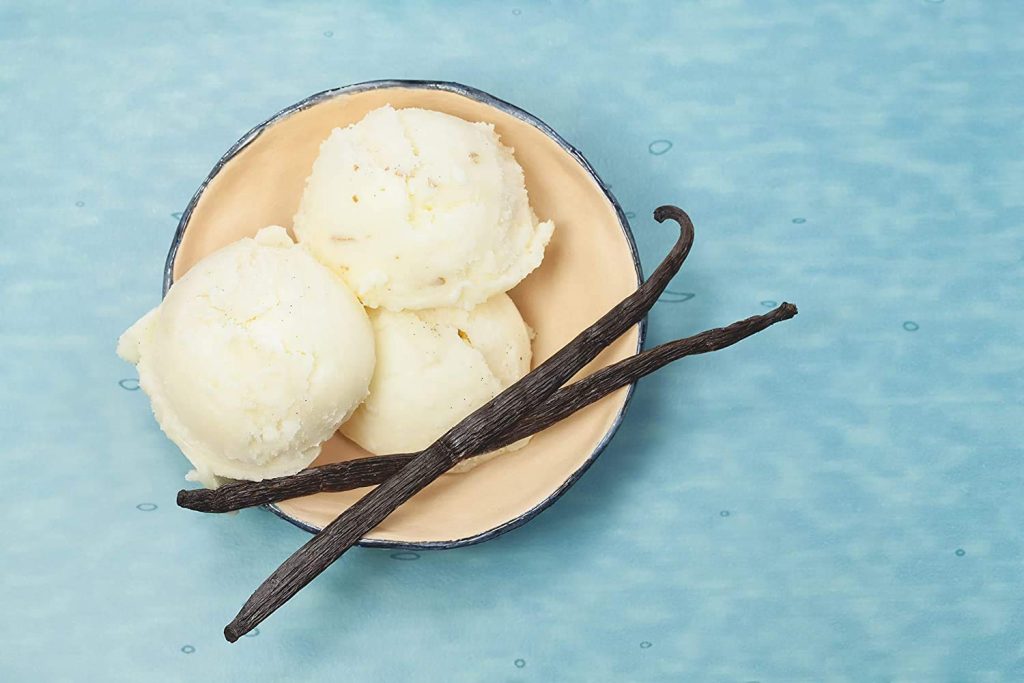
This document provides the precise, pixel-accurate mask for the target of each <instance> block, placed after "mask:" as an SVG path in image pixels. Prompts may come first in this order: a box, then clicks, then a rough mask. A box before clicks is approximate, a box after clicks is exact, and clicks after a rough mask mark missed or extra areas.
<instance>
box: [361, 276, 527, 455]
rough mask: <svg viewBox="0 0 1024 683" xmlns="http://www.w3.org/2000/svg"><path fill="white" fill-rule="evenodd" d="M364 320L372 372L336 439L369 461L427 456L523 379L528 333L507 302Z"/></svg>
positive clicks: (503, 298) (499, 298)
mask: <svg viewBox="0 0 1024 683" xmlns="http://www.w3.org/2000/svg"><path fill="white" fill-rule="evenodd" d="M370 320H371V321H372V322H373V329H374V334H375V336H376V342H377V369H376V371H375V372H374V375H373V381H372V382H371V383H370V395H369V397H368V398H367V399H366V401H365V402H364V403H363V405H362V406H360V407H359V409H358V410H356V412H355V413H354V414H353V415H352V418H351V419H350V420H349V421H348V422H346V423H345V424H343V425H342V427H341V432H342V434H344V435H345V436H347V437H349V438H350V439H352V440H353V441H355V442H356V443H357V444H359V445H360V446H362V447H363V448H365V449H366V450H368V451H370V452H371V453H377V454H387V453H410V452H415V451H419V450H422V449H424V448H426V447H427V446H429V445H430V444H432V443H433V442H434V441H435V440H437V438H438V437H439V436H441V435H442V434H444V433H445V432H446V431H448V429H450V428H451V427H453V426H455V424H456V423H458V422H459V420H461V419H462V418H464V417H466V416H467V415H469V414H470V413H471V412H473V411H474V410H476V409H477V408H479V407H480V406H482V405H483V404H484V403H486V402H487V401H489V400H490V399H492V398H494V397H495V396H496V395H497V394H498V393H499V392H501V391H502V390H503V389H505V388H506V387H508V386H509V385H511V384H512V383H514V382H515V381H516V380H518V379H520V378H521V377H522V376H523V375H525V374H526V373H527V372H529V371H530V361H531V356H532V352H531V350H530V332H529V329H528V328H527V326H526V323H525V322H523V318H522V316H520V315H519V310H518V309H517V308H516V306H515V304H514V303H512V300H511V299H510V298H509V297H508V296H507V295H506V294H497V295H495V296H493V297H491V298H490V299H488V300H487V301H486V302H484V303H482V304H480V305H479V306H477V307H475V308H473V309H470V310H464V309H459V308H441V309H429V310H423V311H401V312H394V311H387V310H377V311H373V312H371V313H370ZM524 443H525V440H524V441H523V442H521V443H520V444H518V445H523V444H524ZM479 461H480V459H479V458H474V459H471V460H467V461H465V463H461V466H462V468H463V469H464V468H465V467H466V466H467V465H470V464H475V463H478V462H479Z"/></svg>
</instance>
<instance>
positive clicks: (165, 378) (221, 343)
mask: <svg viewBox="0 0 1024 683" xmlns="http://www.w3.org/2000/svg"><path fill="white" fill-rule="evenodd" d="M117 350H118V354H119V355H120V356H121V357H122V358H124V359H125V360H126V361H128V362H130V363H134V364H135V365H136V367H137V369H138V373H139V384H140V386H141V387H142V389H143V391H145V392H146V394H147V395H148V396H149V399H150V402H151V404H152V408H153V413H154V415H155V416H156V419H157V422H159V424H160V427H161V428H162V429H163V431H164V432H165V433H166V434H167V436H168V437H169V438H170V439H171V440H172V441H173V442H174V443H175V444H177V446H178V447H179V448H180V449H181V451H182V452H183V453H184V454H185V456H186V457H187V458H188V459H189V460H190V461H191V462H192V464H193V465H194V467H195V472H194V474H193V478H196V479H198V480H199V481H202V482H203V483H204V484H206V485H214V484H215V483H216V478H217V477H224V478H231V479H251V480H259V479H264V478H267V477H276V476H282V475H287V474H294V473H295V472H297V471H299V470H300V469H302V468H304V467H306V466H307V465H309V464H310V463H311V462H312V461H313V460H314V459H315V458H316V456H317V454H318V453H319V452H320V444H321V443H322V442H323V441H325V440H326V439H328V438H329V437H330V436H331V434H333V433H334V432H335V430H337V428H338V426H339V425H340V424H341V423H342V422H343V421H344V420H345V419H346V418H347V417H348V416H349V415H351V414H352V412H353V411H354V410H355V408H356V407H357V406H358V405H359V403H360V402H361V401H362V400H363V399H364V398H365V397H366V394H367V390H368V387H369V384H370V379H371V377H372V376H373V370H374V342H373V330H372V328H371V326H370V322H369V319H368V318H367V316H366V312H365V311H364V309H363V307H362V306H361V305H360V303H359V301H358V300H357V299H356V297H355V295H354V294H353V293H352V292H351V290H349V288H348V287H347V286H346V285H345V283H344V282H342V281H341V280H340V279H339V278H338V277H336V276H335V275H334V274H333V273H332V272H331V271H330V270H328V269H327V268H325V267H324V266H322V265H321V264H320V263H318V262H317V261H316V259H314V258H313V257H312V256H311V255H310V254H309V253H308V252H307V251H306V250H305V249H303V248H301V247H299V246H297V245H295V244H294V243H293V242H292V241H291V239H290V238H289V237H288V234H287V232H286V231H285V229H284V228H281V227H277V226H271V227H267V228H264V229H263V230H261V231H260V232H259V233H258V234H257V235H256V237H255V238H246V239H242V240H240V241H238V242H235V243H233V244H230V245H228V246H226V247H224V248H222V249H220V250H218V251H216V252H214V253H212V254H210V255H209V256H207V257H206V258H204V259H203V260H202V261H200V262H199V263H197V264H196V265H195V266H193V267H192V268H191V269H190V270H189V271H188V272H187V273H186V274H185V275H184V276H183V277H182V278H181V279H180V280H178V281H177V282H176V283H175V284H174V286H173V287H171V289H170V291H169V292H168V293H167V297H166V298H165V299H164V300H163V302H162V303H161V304H160V305H159V306H157V307H156V308H155V309H153V310H152V311H150V312H149V313H147V314H146V315H145V316H144V317H143V318H142V319H140V320H139V321H138V322H137V323H135V325H133V326H132V327H131V328H130V329H129V330H128V331H127V332H125V333H124V335H122V337H121V339H120V341H119V342H118V349H117Z"/></svg>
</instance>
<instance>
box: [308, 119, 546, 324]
mask: <svg viewBox="0 0 1024 683" xmlns="http://www.w3.org/2000/svg"><path fill="white" fill-rule="evenodd" d="M294 229H295V235H296V237H297V238H298V240H299V241H300V242H301V243H302V244H304V245H306V246H307V247H308V248H309V249H310V251H311V252H312V253H313V254H314V256H316V257H317V258H318V259H320V261H321V262H323V263H325V264H327V265H328V266H330V267H331V268H332V269H334V270H335V271H336V272H337V273H338V274H339V275H341V277H343V278H344V279H345V281H346V282H347V283H348V284H349V286H350V287H351V288H352V289H353V291H354V292H355V293H356V295H357V296H358V297H359V298H360V299H361V300H362V301H363V303H364V304H366V305H367V306H369V307H372V308H377V307H383V308H387V309H390V310H403V309H424V308H435V307H442V306H460V307H464V308H469V307H472V306H474V305H476V304H479V303H482V302H484V301H486V300H487V299H489V298H490V297H492V296H494V295H495V294H498V293H501V292H506V291H508V290H509V289H511V288H512V287H514V286H515V285H516V284H518V283H519V282H520V281H521V280H522V279H523V278H525V277H526V276H527V275H528V274H529V273H530V272H531V271H532V270H534V269H535V268H536V267H537V266H538V265H540V262H541V259H542V258H543V256H544V248H545V246H546V245H547V243H548V241H549V240H550V239H551V234H552V231H553V229H554V226H553V224H552V223H551V222H550V221H544V222H540V221H539V220H538V219H537V216H536V215H535V214H534V212H533V210H532V209H531V208H530V202H529V198H528V196H527V192H526V186H525V184H524V180H523V170H522V168H521V167H520V166H519V164H518V162H516V160H515V157H514V156H513V154H512V150H511V149H509V148H508V147H506V146H504V145H502V144H501V141H500V140H499V139H498V136H497V134H496V133H495V132H494V127H493V126H492V125H491V124H486V123H470V122H468V121H464V120H463V119H460V118H458V117H455V116H451V115H449V114H444V113H441V112H437V111H430V110H426V109H415V108H410V109H393V108H391V107H390V106H385V107H381V108H379V109H375V110H373V111H371V112H370V113H368V114H367V115H366V116H365V117H364V118H363V119H362V120H360V121H359V122H357V123H355V124H352V125H350V126H348V127H346V128H336V129H334V131H333V132H332V133H331V134H330V136H329V137H328V138H327V139H326V140H325V141H324V143H323V144H322V145H321V147H320V154H319V156H318V157H317V159H316V161H315V162H314V164H313V170H312V173H311V175H310V176H309V178H308V179H307V181H306V187H305V190H304V192H303V195H302V200H301V203H300V205H299V209H298V212H297V213H296V214H295V218H294Z"/></svg>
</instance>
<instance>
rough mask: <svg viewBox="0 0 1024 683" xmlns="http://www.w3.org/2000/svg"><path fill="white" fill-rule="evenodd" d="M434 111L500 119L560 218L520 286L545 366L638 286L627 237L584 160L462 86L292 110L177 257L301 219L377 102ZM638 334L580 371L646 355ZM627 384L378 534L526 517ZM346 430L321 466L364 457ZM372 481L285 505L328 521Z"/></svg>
mask: <svg viewBox="0 0 1024 683" xmlns="http://www.w3.org/2000/svg"><path fill="white" fill-rule="evenodd" d="M385 104H390V105H392V106H393V107H424V108H428V109H434V110H437V111H443V112H447V113H449V114H452V115H455V116H459V117H461V118H463V119H466V120H467V121H487V122H490V123H493V124H494V126H495V129H496V130H497V132H498V134H499V135H500V136H501V139H502V141H503V142H504V143H505V144H506V145H509V146H511V147H513V148H514V149H515V155H516V158H517V159H518V161H519V163H520V164H522V166H523V169H524V172H525V175H526V184H527V189H528V191H529V195H530V200H531V204H532V205H533V207H534V209H535V210H536V212H537V215H538V216H540V218H541V219H551V220H553V221H554V222H555V233H554V238H553V239H552V242H551V244H550V246H549V247H548V250H547V254H546V256H545V259H544V262H543V264H542V265H541V267H540V268H539V269H538V270H537V271H535V272H534V273H533V274H531V275H530V276H529V277H528V278H527V279H526V280H525V281H523V282H522V283H521V284H520V285H519V286H518V287H516V288H515V289H514V290H513V291H512V292H511V296H512V298H513V299H514V300H515V302H516V304H517V305H518V306H519V310H520V311H521V312H522V314H523V317H524V318H525V319H526V321H527V322H528V323H529V324H530V325H531V326H532V327H533V329H534V330H536V333H537V336H536V339H535V341H534V346H533V351H534V364H535V365H536V364H537V363H539V362H540V361H542V360H544V359H546V358H548V357H549V356H550V355H551V354H552V353H554V352H555V351H557V350H558V349H559V348H560V347H561V346H563V345H564V344H565V343H566V342H568V341H569V340H570V339H572V338H573V337H574V336H575V335H576V334H577V333H578V332H579V331H580V330H582V329H583V328H585V327H586V326H588V325H590V324H591V323H592V322H594V321H595V320H596V319H597V318H598V317H600V316H601V315H602V314H603V313H605V312H606V311H607V310H608V309H609V308H610V307H611V306H613V305H614V304H615V303H617V302H618V301H619V300H620V299H622V298H623V297H625V296H626V295H627V294H629V293H630V292H632V291H633V290H634V289H635V288H636V286H637V274H636V269H635V266H634V263H633V260H632V256H631V250H630V246H629V243H628V241H627V239H626V237H625V235H624V234H623V230H622V227H621V226H620V224H619V219H618V217H617V214H616V211H615V209H614V207H613V205H612V203H611V202H610V201H609V200H608V198H607V197H606V196H605V194H604V193H603V192H602V190H601V188H600V187H599V186H598V184H597V183H596V182H595V181H594V179H593V178H592V177H591V175H590V174H589V173H588V172H587V170H586V169H585V168H584V167H583V166H581V165H580V164H579V163H578V162H577V161H576V160H575V159H574V158H573V157H572V156H571V155H570V154H569V153H568V152H566V151H565V150H564V149H563V148H562V147H561V146H559V145H558V144H557V143H556V142H555V141H554V140H552V139H551V138H550V137H548V136H547V135H546V134H545V133H544V132H542V131H541V130H539V129H537V128H535V127H534V126H533V125H531V124H530V123H527V122H524V121H521V120H519V119H517V118H516V117H514V116H512V115H510V114H508V113H505V112H503V111H501V110H499V109H497V108H495V107H493V106H490V105H488V104H484V103H482V102H478V101H476V100H474V99H471V98H469V97H466V96H464V95H460V94H457V93H453V92H446V91H437V90H428V89H420V88H407V87H393V88H386V89H378V90H368V91H363V92H354V93H344V94H340V95H338V96H337V97H334V98H332V99H328V100H325V101H322V102H320V103H318V104H315V105H313V106H312V107H310V108H308V109H305V110H302V111H299V112H297V113H294V114H292V115H290V116H288V117H286V118H284V119H282V120H280V121H278V122H276V123H274V124H272V125H271V126H270V127H269V128H267V129H266V130H264V131H263V133H262V134H261V135H260V136H259V137H258V138H257V139H256V140H254V141H253V142H252V143H251V144H249V145H248V146H247V147H245V148H244V149H243V150H242V151H241V152H240V153H238V154H237V155H236V156H235V157H234V158H233V159H232V160H231V161H229V162H228V163H227V164H226V165H225V166H224V168H223V169H221V171H220V173H219V174H217V176H216V177H215V178H213V179H212V180H211V181H210V183H209V185H208V186H207V188H206V190H205V191H204V192H203V194H202V196H201V198H200V199H199V202H198V203H197V205H196V206H195V208H194V210H193V212H192V215H191V219H190V221H189V223H188V227H187V229H186V231H185V233H184V236H183V238H182V240H181V243H180V246H179V249H178V252H177V256H176V259H175V262H174V266H173V275H174V278H175V279H177V278H180V277H181V276H182V275H183V274H184V273H185V272H186V271H187V270H188V269H189V268H190V267H191V266H192V265H193V264H195V263H196V262H197V261H199V260H200V259H202V258H203V257H204V256H206V255H207V254H209V253H211V252H213V251H214V250H216V249H219V248H220V247H223V246H224V245H226V244H229V243H231V242H233V241H235V240H237V239H240V238H242V237H246V236H251V235H253V234H255V233H256V231H257V230H259V229H260V228H261V227H263V226H265V225H268V224H278V225H283V226H286V227H288V228H289V229H290V228H291V225H292V216H293V214H294V213H295V210H296V208H297V207H298V203H299V198H300V196H301V193H302V189H303V184H304V182H305V179H306V177H307V176H308V175H309V171H310V169H311V167H312V164H313V160H314V159H315V157H316V155H317V151H318V149H319V146H320V143H321V141H323V140H324V139H325V138H326V137H327V135H328V134H329V133H330V132H331V130H332V129H333V128H335V127H338V126H345V125H347V124H350V123H353V122H355V121H358V120H359V119H360V118H362V117H363V115H364V114H366V113H367V112H368V111H370V110H371V109H374V108H376V107H380V106H382V105H385ZM638 334H639V331H638V329H637V328H634V329H633V330H631V331H630V332H629V333H628V334H626V335H624V336H623V337H622V338H621V339H619V340H618V342H616V343H615V344H613V345H612V346H611V347H610V348H608V349H607V350H606V351H605V352H604V353H603V354H602V355H601V356H600V357H599V358H598V359H596V360H595V361H594V363H592V364H591V365H590V366H588V368H586V369H585V370H584V371H583V373H582V374H586V373H588V372H591V371H593V370H594V369H596V368H598V367H601V366H604V365H607V364H608V363H611V362H614V361H617V360H620V359H622V358H625V357H627V356H629V355H631V354H632V353H634V352H635V350H636V348H637V341H638ZM626 396H627V393H626V390H625V389H622V390H620V391H618V392H616V393H614V394H612V395H610V396H608V397H607V398H605V399H603V400H601V401H599V402H597V403H596V404H594V405H593V406H590V407H588V408H586V409H585V410H583V411H581V412H579V413H577V414H576V415H575V416H573V417H572V418H570V419H567V420H565V421H563V422H561V423H559V424H557V425H555V426H553V427H551V428H550V429H548V430H546V431H544V432H542V433H541V434H538V435H537V436H536V437H534V439H533V440H532V441H531V442H530V444H529V445H528V446H527V447H526V448H524V449H522V450H521V451H519V452H517V453H513V454H510V455H506V456H503V457H500V458H496V459H494V460H491V461H489V462H486V463H484V464H482V465H480V466H479V467H477V468H475V469H473V470H472V471H470V472H468V473H465V474H448V475H445V476H443V477H441V478H440V479H439V480H438V481H436V482H434V483H433V484H431V485H430V486H429V487H427V488H426V489H425V490H424V491H422V492H421V493H420V494H419V495H417V496H416V497H414V498H413V499H412V500H410V501H409V502H408V503H406V504H405V505H404V506H402V507H401V508H400V509H399V510H397V511H396V512H395V513H394V514H392V515H391V516H390V517H389V518H388V519H386V520H385V521H384V522H383V523H382V524H381V525H380V526H379V527H377V528H376V529H374V530H373V532H371V533H370V534H368V535H367V538H368V539H375V540H381V541H392V542H400V543H432V542H446V541H453V540H459V539H467V538H470V537H474V536H477V535H479V534H482V533H485V532H487V531H489V530H491V529H494V528H496V527H499V526H501V525H503V524H505V523H507V522H509V521H511V520H515V519H517V518H519V517H521V516H522V515H524V514H526V513H528V512H529V511H530V510H532V509H533V508H535V507H536V506H538V505H539V504H541V503H542V502H543V501H544V500H545V499H546V498H548V497H549V496H551V495H552V494H553V493H554V492H555V491H556V490H558V488H559V487H560V486H561V485H562V484H563V483H564V482H566V481H567V480H568V479H569V478H570V477H572V475H573V474H574V473H575V472H576V471H577V470H578V469H579V468H580V467H581V466H582V465H583V464H584V463H585V462H586V461H587V459H588V458H590V456H591V454H592V453H593V451H594V449H595V448H597V447H598V445H599V444H600V443H601V441H602V439H603V438H604V436H605V434H606V433H607V432H608V431H609V430H610V429H612V427H613V425H614V423H615V421H616V417H617V415H618V413H619V411H620V409H621V408H622V406H623V402H624V401H625V400H626ZM366 455H367V453H366V451H363V450H362V449H360V448H359V447H358V446H356V445H355V444H353V443H351V442H350V441H348V440H347V439H345V438H344V437H342V436H341V435H339V434H336V435H335V436H334V437H333V438H332V439H330V440H329V441H328V442H327V443H326V444H325V445H324V449H323V452H322V454H321V456H320V458H319V459H318V460H317V461H316V462H317V464H321V463H328V462H336V461H340V460H347V459H351V458H357V457H363V456H366ZM366 491H367V489H359V490H355V491H348V492H344V493H321V494H317V495H313V496H307V497H305V498H299V499H296V500H291V501H286V502H284V503H281V504H280V509H281V510H282V511H283V512H284V513H285V514H287V515H289V516H291V517H293V518H295V519H297V520H299V521H301V522H304V523H305V524H307V525H310V526H313V527H317V528H321V527H323V526H325V525H326V524H328V523H329V522H330V521H332V520H333V519H334V518H335V517H337V516H338V514H340V513H341V512H342V511H343V510H344V509H345V508H347V507H348V506H349V505H351V504H352V503H354V502H355V501H356V500H357V499H358V498H360V497H361V496H362V495H363V494H365V493H366Z"/></svg>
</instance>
